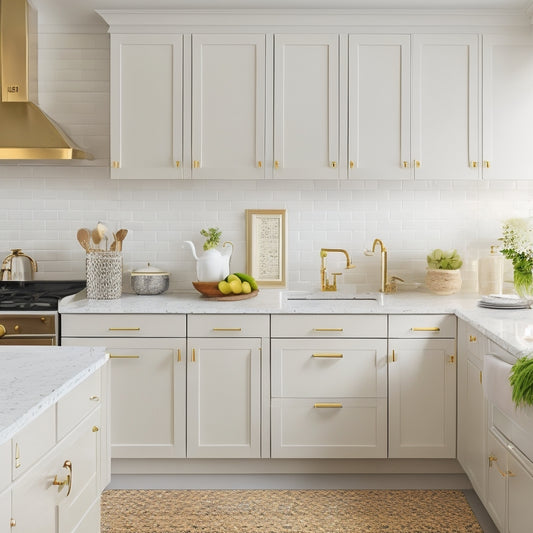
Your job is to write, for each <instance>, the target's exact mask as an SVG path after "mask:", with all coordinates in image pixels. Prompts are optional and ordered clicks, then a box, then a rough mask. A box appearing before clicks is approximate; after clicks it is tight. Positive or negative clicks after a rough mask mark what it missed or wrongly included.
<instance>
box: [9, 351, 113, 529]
mask: <svg viewBox="0 0 533 533" xmlns="http://www.w3.org/2000/svg"><path fill="white" fill-rule="evenodd" d="M107 359H108V356H107V354H106V352H105V349H104V348H103V347H68V348H67V347H57V346H2V347H0V519H1V523H2V524H11V526H12V527H14V526H17V529H16V530H17V531H22V532H26V531H28V532H30V531H40V532H43V533H48V532H52V531H53V532H60V533H70V532H71V531H74V530H76V531H95V532H96V531H99V527H100V525H99V522H100V520H99V516H100V505H99V501H100V494H101V492H102V490H103V489H104V487H105V486H106V485H107V484H108V483H109V477H110V468H109V439H108V428H107V424H108V413H107V408H108V402H107V397H108V392H107V389H108V374H107V364H106V363H107ZM29 508H31V509H32V512H31V513H29V512H28V509H29ZM2 531H3V530H2Z"/></svg>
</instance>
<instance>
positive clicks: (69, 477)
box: [52, 459, 72, 496]
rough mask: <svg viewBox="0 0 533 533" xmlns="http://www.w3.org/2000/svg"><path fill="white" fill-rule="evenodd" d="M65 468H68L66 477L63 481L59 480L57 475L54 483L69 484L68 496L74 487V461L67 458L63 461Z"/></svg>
mask: <svg viewBox="0 0 533 533" xmlns="http://www.w3.org/2000/svg"><path fill="white" fill-rule="evenodd" d="M63 468H66V469H67V470H68V474H67V477H66V479H64V480H63V481H59V479H57V475H56V477H55V479H54V481H52V485H56V486H58V487H63V486H64V485H67V486H68V491H67V496H68V495H69V494H70V491H71V489H72V463H71V462H70V461H69V460H68V459H67V460H66V461H65V462H64V463H63Z"/></svg>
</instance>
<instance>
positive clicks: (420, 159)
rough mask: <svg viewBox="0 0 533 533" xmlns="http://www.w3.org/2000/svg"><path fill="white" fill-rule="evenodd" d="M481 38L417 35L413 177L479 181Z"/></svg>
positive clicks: (413, 93)
mask: <svg viewBox="0 0 533 533" xmlns="http://www.w3.org/2000/svg"><path fill="white" fill-rule="evenodd" d="M478 41H479V37H478V36H477V35H414V36H413V51H412V54H413V55H412V57H413V59H412V75H413V86H412V115H411V118H412V122H411V136H412V138H411V143H412V151H411V154H412V161H411V165H412V166H413V167H414V177H415V179H454V180H455V179H476V178H478V177H479V173H480V171H479V169H480V156H479V154H480V136H479V131H480V122H479V43H478Z"/></svg>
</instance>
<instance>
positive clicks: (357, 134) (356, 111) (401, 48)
mask: <svg viewBox="0 0 533 533" xmlns="http://www.w3.org/2000/svg"><path fill="white" fill-rule="evenodd" d="M410 40H411V38H410V36H409V35H350V36H349V63H348V71H349V77H348V102H349V104H348V106H349V123H348V132H349V133H348V143H349V145H348V159H349V162H348V168H349V177H350V178H359V179H398V178H399V179H401V178H405V179H408V178H410V177H411V170H410V164H409V162H410V160H411V155H410V142H411V140H410V135H411V132H410V94H411V76H410Z"/></svg>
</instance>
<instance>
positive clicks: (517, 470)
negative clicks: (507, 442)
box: [507, 453, 533, 533]
mask: <svg viewBox="0 0 533 533" xmlns="http://www.w3.org/2000/svg"><path fill="white" fill-rule="evenodd" d="M531 466H532V465H531V463H529V465H528V466H527V467H526V465H525V464H523V463H522V462H521V461H520V460H519V459H518V458H517V457H516V456H515V455H513V454H512V453H509V454H508V456H507V468H508V470H507V479H508V488H507V492H508V503H507V512H508V532H509V533H530V532H531V529H532V528H533V507H532V506H531V497H532V495H533V470H532V468H531Z"/></svg>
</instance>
